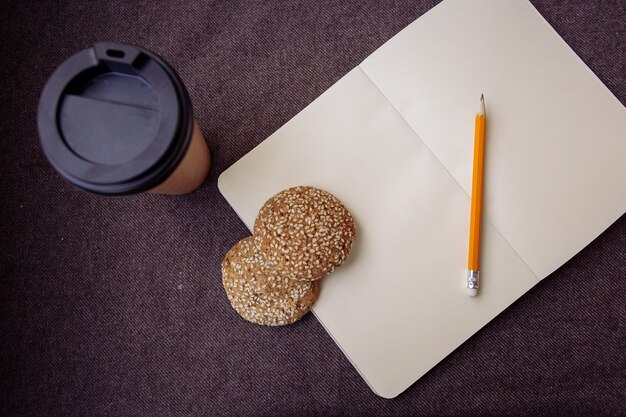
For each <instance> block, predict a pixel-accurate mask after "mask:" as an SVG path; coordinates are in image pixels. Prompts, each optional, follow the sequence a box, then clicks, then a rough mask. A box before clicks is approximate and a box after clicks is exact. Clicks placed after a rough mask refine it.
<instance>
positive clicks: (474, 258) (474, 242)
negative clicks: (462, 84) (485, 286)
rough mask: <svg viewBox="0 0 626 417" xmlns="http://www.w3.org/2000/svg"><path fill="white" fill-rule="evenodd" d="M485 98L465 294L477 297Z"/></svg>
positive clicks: (480, 117) (477, 131) (474, 177)
mask: <svg viewBox="0 0 626 417" xmlns="http://www.w3.org/2000/svg"><path fill="white" fill-rule="evenodd" d="M485 117H486V116H485V97H484V95H483V94H481V95H480V107H479V108H478V113H476V125H475V128H474V169H473V174H472V209H471V213H470V233H469V255H468V259H467V292H468V294H469V295H471V296H472V297H473V296H476V295H478V286H479V281H480V280H479V277H480V274H479V272H478V253H479V249H480V212H481V206H482V197H483V158H484V154H485Z"/></svg>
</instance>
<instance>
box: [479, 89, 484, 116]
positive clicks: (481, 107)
mask: <svg viewBox="0 0 626 417" xmlns="http://www.w3.org/2000/svg"><path fill="white" fill-rule="evenodd" d="M484 114H485V95H484V94H481V95H480V104H479V106H478V115H480V116H482V115H484Z"/></svg>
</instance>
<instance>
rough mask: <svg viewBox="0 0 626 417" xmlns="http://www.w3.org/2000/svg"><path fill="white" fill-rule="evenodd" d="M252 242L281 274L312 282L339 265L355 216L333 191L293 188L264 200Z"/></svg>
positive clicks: (351, 235)
mask: <svg viewBox="0 0 626 417" xmlns="http://www.w3.org/2000/svg"><path fill="white" fill-rule="evenodd" d="M253 234H254V239H255V240H254V242H255V244H256V246H257V247H258V249H259V250H260V251H261V252H262V253H263V254H264V255H265V256H266V258H267V259H268V260H269V261H270V262H272V264H273V265H274V268H275V269H276V271H278V272H279V273H280V274H281V275H282V276H284V277H287V278H290V279H294V280H300V281H314V280H317V279H320V278H322V277H323V276H324V275H326V274H328V273H330V272H332V271H333V270H335V268H337V267H339V266H340V265H341V264H343V263H344V262H345V260H346V258H347V257H348V254H349V253H350V250H351V249H352V243H353V242H354V237H355V226H354V219H353V218H352V215H351V214H350V212H349V211H348V209H347V208H346V207H345V206H344V205H343V204H342V203H341V201H339V200H338V199H337V197H335V196H333V195H332V194H330V193H328V192H326V191H323V190H320V189H319V188H315V187H304V186H303V187H293V188H289V189H287V190H283V191H281V192H279V193H278V194H276V195H275V196H273V197H272V198H270V199H269V200H267V201H266V202H265V204H264V205H263V207H261V210H260V211H259V214H258V216H257V218H256V221H255V223H254V233H253Z"/></svg>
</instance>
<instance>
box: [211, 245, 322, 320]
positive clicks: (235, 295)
mask: <svg viewBox="0 0 626 417" xmlns="http://www.w3.org/2000/svg"><path fill="white" fill-rule="evenodd" d="M222 283H223V285H224V290H226V295H227V296H228V300H229V301H230V304H231V305H232V306H233V308H234V309H235V311H237V313H239V315H240V316H241V317H243V318H244V319H246V320H248V321H250V322H252V323H256V324H264V325H268V326H280V325H284V324H291V323H293V322H295V321H297V320H299V319H300V318H301V317H302V316H304V315H305V314H306V313H307V312H308V311H309V310H310V309H311V307H312V306H313V303H315V300H317V296H318V295H319V283H317V282H303V281H294V280H290V279H288V278H285V277H283V276H281V275H278V274H276V273H275V272H274V271H273V270H272V268H269V267H268V263H267V262H266V260H265V257H264V256H263V254H261V253H260V252H259V251H258V249H257V247H256V246H255V244H254V241H253V238H252V237H248V238H245V239H242V240H240V241H239V242H238V243H237V244H235V246H233V247H232V248H231V249H230V250H229V251H228V253H227V254H226V256H225V257H224V261H223V262H222Z"/></svg>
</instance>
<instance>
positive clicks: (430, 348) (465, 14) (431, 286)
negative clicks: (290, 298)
mask: <svg viewBox="0 0 626 417" xmlns="http://www.w3.org/2000/svg"><path fill="white" fill-rule="evenodd" d="M481 93H484V94H485V98H486V103H487V116H488V117H487V139H486V154H485V164H486V165H485V184H484V187H485V195H484V210H485V211H484V218H483V229H482V235H483V236H482V249H481V291H480V294H479V296H478V297H476V298H471V297H469V296H468V295H467V294H466V291H465V289H464V288H465V287H464V286H465V268H466V260H467V250H468V231H469V204H470V197H469V195H470V191H471V173H472V152H473V149H472V147H473V123H474V115H475V111H476V106H477V102H478V98H479V97H480V94H481ZM294 185H313V186H317V187H320V188H323V189H325V190H328V191H330V192H331V193H333V194H335V195H336V196H338V197H339V198H340V199H341V200H342V201H343V202H344V203H345V204H346V205H347V207H348V208H349V209H350V210H351V212H352V213H353V215H354V217H355V220H356V222H357V233H358V235H357V241H356V243H355V247H354V249H353V252H352V254H351V255H350V258H349V261H348V263H347V264H346V265H345V266H343V267H342V268H340V269H339V270H337V271H336V272H335V273H333V274H332V275H331V276H330V277H328V278H327V279H325V280H324V281H323V283H322V292H321V295H320V298H319V300H318V302H317V303H316V305H315V307H314V313H315V315H316V316H317V318H318V320H319V321H320V322H321V323H322V325H323V326H324V327H325V328H326V330H327V331H328V332H329V333H330V335H331V336H332V337H333V339H334V340H335V341H336V342H337V344H338V345H339V346H340V347H341V349H342V350H343V352H344V353H345V354H346V355H347V356H348V358H349V359H350V360H351V362H352V363H353V364H354V366H355V367H356V368H357V370H358V371H359V372H360V374H361V375H362V376H363V378H364V379H365V380H366V381H367V383H368V384H369V385H370V387H371V388H372V389H373V390H374V391H375V392H376V393H377V394H378V395H381V396H383V397H394V396H396V395H398V394H399V393H401V392H402V391H403V390H405V389H406V388H407V387H409V386H410V385H411V384H412V383H413V382H415V381H416V380H417V379H418V378H419V377H420V376H422V375H423V374H424V373H426V372H427V371H428V370H429V369H430V368H432V367H433V366H434V365H435V364H437V362H439V361H440V360H442V359H443V358H444V357H445V356H446V355H448V354H449V353H450V352H452V351H453V350H454V349H455V348H456V347H458V346H459V345H460V344H461V343H463V342H464V341H465V340H466V339H467V338H469V337H470V336H471V335H472V334H474V333H475V332H476V331H478V330H479V329H480V328H481V327H482V326H484V325H485V324H486V323H487V322H489V321H490V320H491V319H493V318H494V317H495V316H496V315H497V314H498V313H500V312H501V311H502V310H503V309H505V308H506V307H507V306H509V305H510V304H511V303H512V302H513V301H514V300H516V299H517V298H518V297H520V296H521V295H522V294H524V293H525V292H526V291H527V290H528V289H530V288H531V287H532V286H533V285H535V284H536V283H537V282H538V281H539V280H541V279H542V278H544V277H546V276H547V275H548V274H550V273H551V272H552V271H554V270H555V269H556V268H558V267H559V266H560V265H562V264H563V263H564V262H566V261H567V260H568V259H569V258H571V257H572V256H574V255H575V254H576V253H577V252H578V251H580V250H581V249H582V248H583V247H584V246H586V245H587V244H588V243H590V242H591V241H592V240H593V239H594V238H595V237H596V236H598V235H599V234H600V233H601V232H602V231H603V230H605V229H606V228H607V227H608V226H609V225H610V224H611V223H613V222H614V221H615V220H616V219H617V218H618V217H620V216H621V215H622V214H623V213H624V212H625V211H626V192H625V191H624V190H626V111H625V109H624V107H623V106H622V105H621V104H620V103H619V102H618V100H617V99H616V98H615V97H614V96H613V95H612V94H611V93H610V92H609V91H608V89H607V88H606V87H605V86H604V85H603V84H602V83H601V82H600V81H599V80H598V78H596V76H595V75H594V74H593V73H592V72H591V71H590V70H589V69H588V68H587V67H586V66H585V65H584V64H583V62H581V60H580V59H579V58H578V57H577V56H576V55H575V54H574V52H573V51H572V50H571V49H570V48H569V47H568V46H567V45H566V44H565V42H564V41H563V40H562V39H561V38H560V37H559V36H558V35H557V34H556V33H555V32H554V30H553V29H552V28H551V27H550V26H549V25H548V24H547V22H546V21H545V20H544V19H543V18H542V17H541V16H540V15H539V13H538V12H537V11H536V10H535V9H534V8H533V7H532V5H531V4H530V3H528V2H527V1H526V0H473V1H468V0H445V1H444V2H443V3H441V4H439V5H438V6H436V7H435V8H433V9H432V10H431V11H429V12H428V13H426V14H425V15H423V16H422V17H420V18H419V19H417V20H416V21H415V22H414V23H412V24H411V25H409V26H408V27H406V28H405V29H404V30H402V31H401V32H400V33H399V34H397V35H396V36H395V37H393V38H392V39H391V40H390V41H388V42H387V43H385V44H384V45H383V46H382V47H381V48H380V49H378V50H377V51H376V52H374V53H373V54H372V55H371V56H369V57H368V58H367V59H366V60H365V61H364V62H363V63H362V64H361V65H359V66H358V67H356V68H355V69H354V70H352V71H350V72H349V73H348V74H347V75H345V76H344V77H343V78H342V79H341V80H339V81H338V82H337V83H336V84H335V85H334V86H333V87H331V88H330V89H329V90H328V91H326V92H325V93H324V94H322V95H321V96H320V97H319V98H317V99H316V100H315V101H314V102H313V103H311V104H310V105H309V106H308V107H306V108H305V109H304V110H303V111H302V112H300V113H299V114H298V115H297V116H296V117H294V118H293V119H292V120H290V121H289V122H288V123H287V124H286V125H284V126H283V127H281V128H280V129H279V130H278V131H277V132H276V133H274V134H273V135H272V136H270V137H269V138H268V139H267V140H266V141H264V142H263V143H261V144H260V145H259V146H258V147H256V148H255V149H254V150H252V151H251V152H250V153H249V154H247V155H246V156H244V157H243V158H242V159H241V160H239V161H238V162H236V163H235V164H234V165H233V166H232V167H230V168H229V169H228V170H226V171H225V172H224V173H223V174H222V175H221V176H220V178H219V188H220V190H221V192H222V194H223V195H224V197H225V198H226V199H227V200H228V202H229V203H230V204H231V205H232V206H233V208H234V209H235V211H236V212H237V213H238V215H239V216H240V217H241V218H242V219H243V221H244V222H245V224H246V225H247V226H248V227H249V228H250V229H252V226H253V222H254V219H255V216H256V214H257V212H258V210H259V208H260V207H261V205H262V204H263V202H264V201H265V200H266V199H267V198H269V197H270V196H272V195H273V194H274V193H276V192H278V191H279V190H281V189H283V188H287V187H290V186H294Z"/></svg>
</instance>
